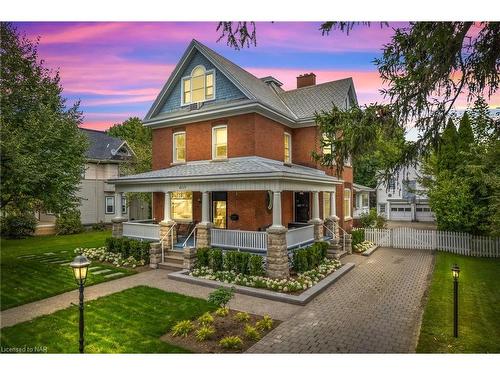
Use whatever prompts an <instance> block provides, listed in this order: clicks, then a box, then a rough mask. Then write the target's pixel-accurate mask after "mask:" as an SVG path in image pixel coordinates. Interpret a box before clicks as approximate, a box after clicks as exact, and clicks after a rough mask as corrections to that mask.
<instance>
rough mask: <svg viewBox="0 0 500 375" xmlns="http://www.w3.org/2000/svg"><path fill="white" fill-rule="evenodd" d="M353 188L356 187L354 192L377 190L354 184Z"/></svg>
mask: <svg viewBox="0 0 500 375" xmlns="http://www.w3.org/2000/svg"><path fill="white" fill-rule="evenodd" d="M352 186H354V191H368V192H371V191H375V189H373V188H370V187H368V186H363V185H360V184H352Z"/></svg>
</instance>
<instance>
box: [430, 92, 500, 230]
mask: <svg viewBox="0 0 500 375" xmlns="http://www.w3.org/2000/svg"><path fill="white" fill-rule="evenodd" d="M482 108H483V101H482V100H478V101H476V105H475V106H474V107H473V108H472V109H471V110H470V111H469V112H465V113H464V115H463V117H462V119H461V121H460V127H459V131H458V133H457V132H456V130H455V126H454V125H453V126H452V127H451V125H450V124H452V122H448V126H447V127H446V129H445V131H444V132H443V134H442V137H441V140H440V147H439V148H438V150H436V151H435V152H434V153H432V154H431V155H430V156H429V157H428V158H427V159H426V161H425V163H424V172H425V173H424V174H425V175H426V176H427V177H425V178H423V179H422V184H423V185H424V186H425V187H426V188H427V189H428V196H429V203H430V206H431V208H432V211H433V212H434V213H435V215H436V221H437V224H438V227H439V229H444V230H453V231H463V232H468V233H473V234H491V235H499V234H500V227H499V226H498V224H499V223H500V163H499V162H498V161H499V160H500V141H499V138H498V137H496V138H494V137H489V138H488V139H489V140H488V141H481V140H480V139H482V137H483V135H482V129H483V127H482V125H481V124H476V123H475V119H478V121H486V119H485V118H483V115H484V113H483V109H482ZM487 117H488V120H487V122H489V123H493V122H494V121H493V119H492V118H491V117H489V116H487ZM473 129H477V130H478V131H474V130H473ZM487 133H488V134H491V129H490V131H488V132H487Z"/></svg>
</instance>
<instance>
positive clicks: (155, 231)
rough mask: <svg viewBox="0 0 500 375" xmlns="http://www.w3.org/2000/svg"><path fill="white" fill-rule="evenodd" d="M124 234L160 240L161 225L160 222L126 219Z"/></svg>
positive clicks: (131, 236)
mask: <svg viewBox="0 0 500 375" xmlns="http://www.w3.org/2000/svg"><path fill="white" fill-rule="evenodd" d="M123 236H124V237H130V238H139V239H144V240H159V239H160V226H159V225H158V224H148V223H141V222H133V221H126V222H124V223H123Z"/></svg>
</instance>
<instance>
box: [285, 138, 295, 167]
mask: <svg viewBox="0 0 500 375" xmlns="http://www.w3.org/2000/svg"><path fill="white" fill-rule="evenodd" d="M286 137H288V139H289V141H288V152H289V156H290V160H288V161H287V160H285V157H286V154H285V149H284V146H285V139H286ZM292 160H293V159H292V134H290V133H289V132H283V162H284V163H285V164H292Z"/></svg>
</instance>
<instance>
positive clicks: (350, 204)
mask: <svg viewBox="0 0 500 375" xmlns="http://www.w3.org/2000/svg"><path fill="white" fill-rule="evenodd" d="M346 192H349V215H347V216H346V214H345V207H346V205H345V198H346V197H345V193H346ZM343 199H344V200H343V203H344V204H343V205H342V206H343V207H342V208H343V209H344V212H342V214H343V215H344V220H351V219H352V190H351V189H349V188H344V196H343Z"/></svg>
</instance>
